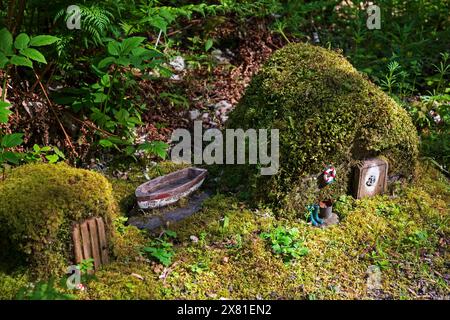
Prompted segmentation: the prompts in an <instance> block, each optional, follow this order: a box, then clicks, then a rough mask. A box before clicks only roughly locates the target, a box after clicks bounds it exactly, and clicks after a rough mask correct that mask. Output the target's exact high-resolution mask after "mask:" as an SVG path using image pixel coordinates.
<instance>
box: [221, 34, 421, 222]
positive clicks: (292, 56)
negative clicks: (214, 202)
mask: <svg viewBox="0 0 450 320" xmlns="http://www.w3.org/2000/svg"><path fill="white" fill-rule="evenodd" d="M228 128H234V129H237V128H242V129H244V130H246V129H249V128H254V129H261V128H266V129H279V133H280V169H279V171H278V173H277V174H276V175H273V176H261V175H259V169H258V168H257V166H249V165H238V166H225V167H226V168H225V177H226V180H228V182H230V181H231V183H229V184H228V185H229V186H230V185H231V186H233V185H234V186H241V188H242V190H244V191H245V192H247V191H248V190H250V193H251V195H252V196H256V197H257V198H258V199H260V200H262V201H264V202H266V203H267V202H268V203H275V204H277V205H278V206H279V207H280V208H283V209H285V210H284V211H286V212H291V214H292V213H293V214H297V215H298V214H303V212H304V208H305V205H306V204H308V203H313V202H316V201H317V200H318V199H324V198H336V197H337V196H339V195H341V194H345V193H346V192H348V191H349V187H350V183H351V177H352V167H353V166H354V165H355V164H356V163H357V162H358V161H360V160H363V159H367V158H371V157H376V156H382V157H385V158H386V159H387V161H388V162H389V165H390V171H389V174H390V175H400V176H404V177H409V176H411V174H412V173H413V171H414V168H415V166H416V159H417V153H418V151H417V150H418V149H417V145H418V138H417V134H416V129H415V127H414V126H413V124H412V122H411V119H410V118H409V116H408V114H407V113H406V111H405V110H404V109H402V108H401V107H400V106H399V105H398V104H397V103H396V102H395V101H394V100H393V99H391V98H390V97H389V96H388V95H386V94H385V93H384V92H382V91H381V90H380V89H379V88H378V87H377V86H376V85H374V84H373V83H371V82H370V81H369V80H368V79H367V77H366V76H364V75H362V74H360V73H359V72H358V71H357V70H356V69H355V68H354V67H353V66H352V65H351V64H350V63H349V62H348V61H347V60H346V59H345V58H344V57H343V56H342V55H341V54H340V53H337V52H334V51H330V50H327V49H324V48H321V47H317V46H313V45H309V44H300V43H298V44H291V45H288V46H286V47H284V48H282V49H280V50H278V51H277V52H275V53H274V54H273V56H272V57H271V58H270V60H269V61H268V62H267V63H266V64H265V65H264V66H263V67H262V69H261V70H260V72H259V73H258V74H257V75H256V76H255V77H254V78H253V80H252V82H251V84H250V86H249V87H248V88H247V91H246V93H245V96H244V97H243V98H242V99H241V101H240V102H239V104H238V105H237V107H236V108H235V110H234V111H233V112H232V113H231V114H230V119H229V122H228ZM328 164H331V165H334V166H335V167H336V168H337V181H336V182H335V183H334V184H332V185H330V186H328V187H326V188H319V187H318V183H317V180H315V179H314V178H316V177H318V175H319V174H320V173H321V172H322V170H323V169H324V167H325V166H326V165H328ZM282 211H283V210H282Z"/></svg>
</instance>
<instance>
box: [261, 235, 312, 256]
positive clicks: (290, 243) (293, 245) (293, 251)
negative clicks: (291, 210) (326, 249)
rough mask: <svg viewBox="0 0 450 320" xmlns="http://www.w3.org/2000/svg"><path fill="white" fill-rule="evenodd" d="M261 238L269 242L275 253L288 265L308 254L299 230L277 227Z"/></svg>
mask: <svg viewBox="0 0 450 320" xmlns="http://www.w3.org/2000/svg"><path fill="white" fill-rule="evenodd" d="M261 238H263V239H265V240H266V241H268V242H269V244H270V246H271V248H272V251H273V253H275V254H277V255H280V256H281V257H282V258H283V261H284V262H286V263H288V262H290V261H291V260H294V259H298V258H300V257H301V256H304V255H306V254H307V253H308V248H306V247H305V246H303V244H302V241H300V240H299V230H298V229H297V228H292V229H287V228H284V227H277V228H275V229H273V230H272V231H271V232H264V233H262V234H261Z"/></svg>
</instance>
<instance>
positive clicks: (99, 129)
mask: <svg viewBox="0 0 450 320" xmlns="http://www.w3.org/2000/svg"><path fill="white" fill-rule="evenodd" d="M67 114H68V115H69V117H71V118H72V119H73V120H75V121H78V122H79V123H81V124H84V125H86V126H88V127H90V128H91V129H93V130H95V131H99V132H100V133H102V134H103V135H105V136H107V137H116V135H115V134H112V133H110V132H108V131H105V130H103V129H101V128H99V127H97V126H96V125H94V124H92V123H89V122H87V121H85V120H81V119H78V118H77V117H75V116H74V115H73V114H71V113H67Z"/></svg>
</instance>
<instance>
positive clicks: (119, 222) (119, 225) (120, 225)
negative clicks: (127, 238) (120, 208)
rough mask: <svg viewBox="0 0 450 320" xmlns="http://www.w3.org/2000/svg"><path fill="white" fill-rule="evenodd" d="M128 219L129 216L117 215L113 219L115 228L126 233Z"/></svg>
mask: <svg viewBox="0 0 450 320" xmlns="http://www.w3.org/2000/svg"><path fill="white" fill-rule="evenodd" d="M127 221H128V218H127V217H122V216H120V217H117V218H116V219H114V221H113V225H114V228H115V229H116V231H117V232H118V233H119V234H121V235H123V234H125V232H126V230H127V226H126V225H125V223H126V222H127Z"/></svg>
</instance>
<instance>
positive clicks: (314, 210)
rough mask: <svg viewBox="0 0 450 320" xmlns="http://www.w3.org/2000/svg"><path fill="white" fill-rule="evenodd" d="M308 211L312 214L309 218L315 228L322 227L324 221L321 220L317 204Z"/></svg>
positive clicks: (310, 206)
mask: <svg viewBox="0 0 450 320" xmlns="http://www.w3.org/2000/svg"><path fill="white" fill-rule="evenodd" d="M308 211H309V213H310V215H309V217H310V219H311V223H312V225H313V226H315V227H317V226H321V225H322V224H323V220H322V219H320V218H319V206H318V205H317V204H313V205H309V206H308Z"/></svg>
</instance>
